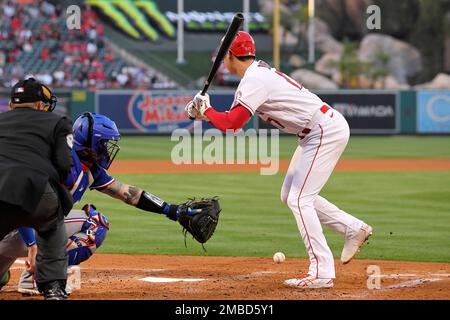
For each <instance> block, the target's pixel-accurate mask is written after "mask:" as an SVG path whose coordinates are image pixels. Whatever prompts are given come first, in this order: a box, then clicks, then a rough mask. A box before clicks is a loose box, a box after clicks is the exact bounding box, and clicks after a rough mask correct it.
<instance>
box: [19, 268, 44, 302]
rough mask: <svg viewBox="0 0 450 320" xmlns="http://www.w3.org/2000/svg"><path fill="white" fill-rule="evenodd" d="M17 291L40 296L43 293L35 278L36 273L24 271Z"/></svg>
mask: <svg viewBox="0 0 450 320" xmlns="http://www.w3.org/2000/svg"><path fill="white" fill-rule="evenodd" d="M17 291H18V292H20V293H21V294H22V295H24V296H38V295H40V294H41V293H40V292H39V290H38V288H37V285H36V281H35V280H34V275H33V274H32V273H30V272H28V271H23V272H22V274H21V275H20V280H19V285H18V286H17Z"/></svg>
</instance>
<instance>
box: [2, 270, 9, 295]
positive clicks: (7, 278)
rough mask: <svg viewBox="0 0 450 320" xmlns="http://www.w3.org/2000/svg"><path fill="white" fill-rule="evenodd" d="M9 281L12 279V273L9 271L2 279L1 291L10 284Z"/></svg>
mask: <svg viewBox="0 0 450 320" xmlns="http://www.w3.org/2000/svg"><path fill="white" fill-rule="evenodd" d="M9 279H11V272H10V271H9V270H8V271H6V272H5V273H4V274H3V277H1V279H0V290H1V289H2V288H3V287H4V286H6V285H7V284H8V282H9Z"/></svg>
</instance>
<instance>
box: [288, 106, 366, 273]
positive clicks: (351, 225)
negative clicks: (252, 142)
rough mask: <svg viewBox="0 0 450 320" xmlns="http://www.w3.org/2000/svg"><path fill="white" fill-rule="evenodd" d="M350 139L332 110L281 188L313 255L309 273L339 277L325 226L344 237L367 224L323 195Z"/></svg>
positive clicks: (301, 146)
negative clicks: (324, 188) (323, 228)
mask: <svg viewBox="0 0 450 320" xmlns="http://www.w3.org/2000/svg"><path fill="white" fill-rule="evenodd" d="M349 136H350V129H349V127H348V123H347V121H346V120H345V118H344V117H343V116H342V115H341V114H340V113H339V112H338V111H337V110H334V109H329V110H328V111H326V113H325V114H323V116H322V117H321V118H320V120H318V123H317V124H315V125H314V126H313V127H312V128H311V131H310V132H309V134H307V135H306V136H305V137H304V138H303V139H302V140H299V145H298V146H297V149H296V150H295V153H294V155H293V156H292V159H291V162H290V164H289V169H288V172H287V174H286V177H285V180H284V182H283V187H282V189H281V200H282V201H283V202H284V203H286V204H287V205H288V206H289V208H290V209H291V210H292V213H293V214H294V217H295V220H296V222H297V227H298V229H299V231H300V234H301V236H302V239H303V242H304V244H305V247H306V250H307V252H308V255H309V260H310V266H309V272H308V274H310V275H312V276H315V277H317V278H335V268H334V259H333V254H332V252H331V250H330V248H329V247H328V244H327V240H326V239H325V236H324V234H323V230H322V226H321V224H323V225H325V226H328V227H329V228H331V229H332V230H335V231H337V232H339V233H341V234H343V235H344V236H347V237H349V236H351V235H352V234H353V233H355V232H358V231H359V228H360V227H361V226H362V225H363V222H362V221H361V220H359V219H357V218H355V217H353V216H351V215H350V214H348V213H346V212H344V211H342V210H340V209H339V208H338V207H336V206H335V205H333V204H332V203H330V202H329V201H327V200H326V199H325V198H323V197H321V196H319V193H320V191H321V190H322V188H323V187H324V185H325V183H326V182H327V181H328V178H329V177H330V175H331V173H332V172H333V170H334V167H335V166H336V163H337V162H338V160H339V157H340V156H341V154H342V152H343V151H344V149H345V147H346V145H347V142H348V139H349Z"/></svg>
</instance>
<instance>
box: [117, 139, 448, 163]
mask: <svg viewBox="0 0 450 320" xmlns="http://www.w3.org/2000/svg"><path fill="white" fill-rule="evenodd" d="M177 143H178V141H171V139H170V136H158V137H150V136H148V137H146V136H140V137H136V136H125V137H123V138H122V141H121V143H120V146H121V151H120V152H119V155H118V159H170V152H171V150H172V148H173V146H174V145H176V144H177ZM208 144H209V142H204V143H203V146H204V147H205V146H207V145H208ZM296 146H297V139H296V138H295V137H291V136H282V137H280V143H279V153H280V158H281V159H290V158H291V157H292V154H293V153H294V150H295V148H296ZM343 158H344V159H361V158H363V159H364V158H366V159H383V158H391V159H392V158H416V159H420V158H450V136H423V137H413V136H390V137H361V136H352V137H351V138H350V141H349V144H348V146H347V149H346V150H345V152H344V154H343Z"/></svg>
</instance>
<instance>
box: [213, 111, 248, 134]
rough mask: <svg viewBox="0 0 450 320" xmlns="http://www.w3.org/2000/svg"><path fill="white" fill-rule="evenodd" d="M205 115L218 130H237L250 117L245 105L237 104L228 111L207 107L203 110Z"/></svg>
mask: <svg viewBox="0 0 450 320" xmlns="http://www.w3.org/2000/svg"><path fill="white" fill-rule="evenodd" d="M205 116H206V117H208V119H209V121H211V123H212V124H213V125H214V126H215V127H216V128H217V129H219V130H221V131H224V132H225V131H227V130H234V131H237V130H239V129H241V128H242V127H243V126H244V125H245V124H246V123H247V121H248V119H250V117H251V116H252V114H251V113H250V111H248V110H247V109H246V108H245V107H243V106H242V105H240V104H238V105H236V106H234V107H233V109H231V110H230V111H228V112H217V111H216V110H214V108H209V109H208V110H206V112H205Z"/></svg>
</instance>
